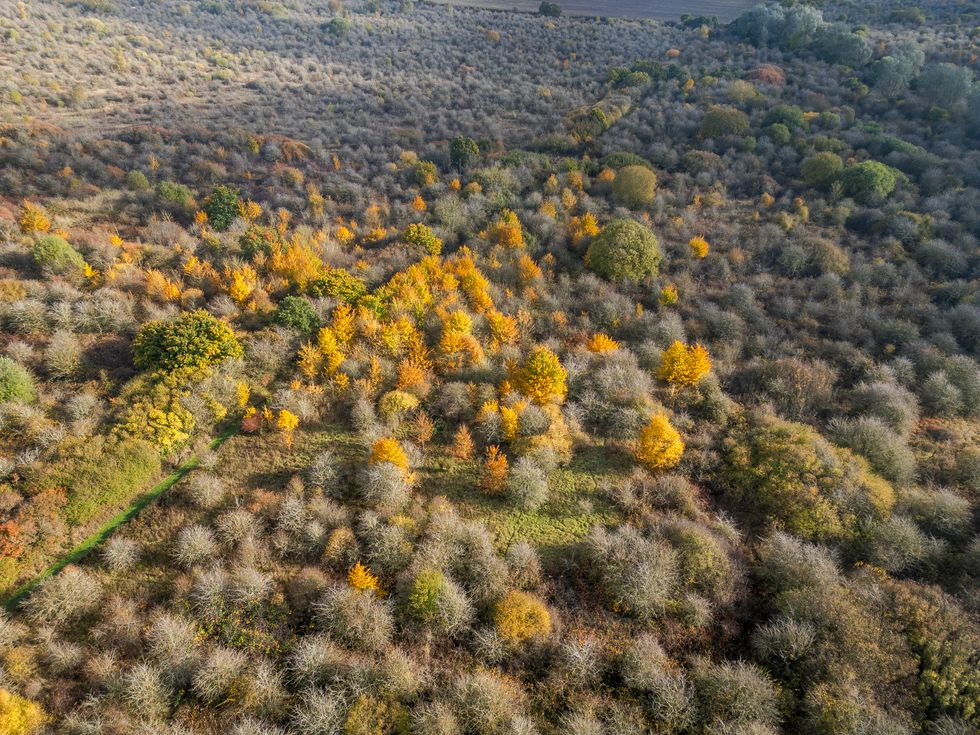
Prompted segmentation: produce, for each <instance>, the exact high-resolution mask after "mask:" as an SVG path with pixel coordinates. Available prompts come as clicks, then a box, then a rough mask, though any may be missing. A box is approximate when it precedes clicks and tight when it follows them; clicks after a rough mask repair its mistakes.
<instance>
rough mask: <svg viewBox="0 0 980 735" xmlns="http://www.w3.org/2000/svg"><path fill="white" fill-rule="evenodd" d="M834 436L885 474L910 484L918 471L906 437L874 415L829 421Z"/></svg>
mask: <svg viewBox="0 0 980 735" xmlns="http://www.w3.org/2000/svg"><path fill="white" fill-rule="evenodd" d="M830 433H831V436H832V437H833V438H834V440H835V441H836V442H837V443H839V444H842V445H844V446H845V447H848V448H849V449H853V450H854V451H855V452H857V453H858V454H860V455H861V456H862V457H864V458H865V459H867V460H868V462H869V463H870V464H871V467H872V469H874V470H875V471H876V472H877V473H878V474H879V475H881V476H882V477H884V478H886V479H888V480H891V481H892V482H896V483H901V484H907V483H909V482H911V480H912V478H913V476H914V475H915V456H914V455H913V454H912V450H911V449H910V448H909V446H908V444H907V443H906V442H905V440H904V439H903V438H902V437H900V436H899V435H898V434H896V433H895V432H894V431H892V430H891V429H890V428H889V427H888V426H887V425H886V424H885V422H884V421H882V420H881V419H879V418H877V417H874V416H861V417H859V418H856V419H839V420H835V421H832V422H831V424H830Z"/></svg>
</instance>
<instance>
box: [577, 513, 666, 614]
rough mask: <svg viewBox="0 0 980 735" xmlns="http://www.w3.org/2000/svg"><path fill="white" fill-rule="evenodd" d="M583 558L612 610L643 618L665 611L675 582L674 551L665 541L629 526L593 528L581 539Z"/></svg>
mask: <svg viewBox="0 0 980 735" xmlns="http://www.w3.org/2000/svg"><path fill="white" fill-rule="evenodd" d="M584 558H585V562H586V564H587V568H588V571H589V574H590V576H591V577H592V578H593V580H595V582H596V583H597V584H598V587H599V591H600V593H601V594H602V595H603V596H604V597H605V598H606V600H607V601H608V602H609V603H610V605H611V606H612V607H613V609H615V610H621V611H622V612H624V613H626V614H628V615H633V616H635V617H638V618H642V619H647V620H649V619H654V618H657V617H660V616H661V615H663V614H664V613H665V612H666V611H667V608H668V605H669V603H670V602H671V600H672V599H673V595H674V592H675V590H676V587H677V583H678V559H677V552H675V551H674V550H673V549H672V548H671V547H670V546H668V545H667V544H665V543H663V542H662V541H659V540H656V539H646V538H644V537H643V536H641V535H640V533H639V532H638V531H637V530H636V529H634V528H632V527H631V526H622V527H620V528H619V529H617V530H615V531H613V532H608V531H606V530H605V529H604V528H601V527H595V528H593V529H592V531H591V532H590V533H589V535H588V537H587V538H586V540H585V544H584Z"/></svg>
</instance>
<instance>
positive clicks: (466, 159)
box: [449, 135, 480, 172]
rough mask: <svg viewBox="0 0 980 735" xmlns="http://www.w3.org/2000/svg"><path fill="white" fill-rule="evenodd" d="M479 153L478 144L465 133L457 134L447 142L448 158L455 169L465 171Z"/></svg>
mask: <svg viewBox="0 0 980 735" xmlns="http://www.w3.org/2000/svg"><path fill="white" fill-rule="evenodd" d="M479 155H480V146H478V145H477V144H476V141H475V140H473V139H472V138H467V137H466V136H465V135H457V136H456V137H455V138H453V140H452V142H451V143H450V144H449V160H450V161H451V162H452V165H453V168H455V169H456V170H457V171H460V172H462V171H465V170H466V168H467V167H468V166H469V165H470V163H472V162H473V160H474V159H475V158H477V157H478V156H479Z"/></svg>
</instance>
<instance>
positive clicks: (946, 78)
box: [915, 64, 973, 108]
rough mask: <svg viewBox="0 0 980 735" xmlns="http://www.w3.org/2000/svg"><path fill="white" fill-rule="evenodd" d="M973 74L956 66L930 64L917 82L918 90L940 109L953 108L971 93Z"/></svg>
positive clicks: (962, 67)
mask: <svg viewBox="0 0 980 735" xmlns="http://www.w3.org/2000/svg"><path fill="white" fill-rule="evenodd" d="M972 85H973V72H971V71H970V70H969V69H967V68H966V67H965V66H956V65H955V64H930V65H929V66H927V67H926V68H925V69H924V70H923V71H922V74H921V75H920V76H919V79H918V80H917V81H916V84H915V86H916V89H918V90H919V91H920V92H921V93H922V95H923V96H924V97H925V98H926V99H927V100H929V101H930V102H932V103H933V104H934V105H939V106H940V107H946V108H949V107H953V106H954V105H956V104H957V103H958V102H960V101H961V100H962V99H963V98H964V97H966V95H967V94H968V93H969V91H970V87H971V86H972Z"/></svg>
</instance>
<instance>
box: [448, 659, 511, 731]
mask: <svg viewBox="0 0 980 735" xmlns="http://www.w3.org/2000/svg"><path fill="white" fill-rule="evenodd" d="M451 696H452V700H453V703H454V704H455V707H456V712H457V714H458V715H459V717H460V719H461V720H462V721H463V722H465V723H467V724H466V730H467V731H469V732H473V733H474V735H493V734H494V733H498V732H502V731H503V727H504V725H505V724H506V723H507V722H509V721H510V720H511V719H512V718H513V717H514V715H515V714H516V713H517V712H518V699H517V692H516V691H515V688H514V685H513V684H511V683H510V682H509V681H507V680H505V679H503V678H502V677H500V676H498V675H495V674H493V673H491V672H489V671H475V672H473V673H469V672H467V673H464V674H462V675H461V676H459V677H457V678H456V680H455V682H454V683H453V685H452V691H451Z"/></svg>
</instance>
